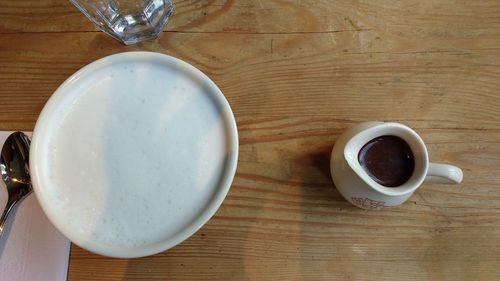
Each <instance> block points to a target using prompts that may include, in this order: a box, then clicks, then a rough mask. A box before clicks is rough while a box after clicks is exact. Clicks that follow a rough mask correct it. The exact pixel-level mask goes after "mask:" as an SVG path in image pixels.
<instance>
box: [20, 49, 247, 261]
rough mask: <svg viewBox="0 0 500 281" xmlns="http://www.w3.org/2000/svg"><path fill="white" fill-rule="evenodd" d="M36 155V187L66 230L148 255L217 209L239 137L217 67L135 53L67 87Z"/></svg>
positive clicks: (57, 96) (125, 252)
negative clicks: (213, 75)
mask: <svg viewBox="0 0 500 281" xmlns="http://www.w3.org/2000/svg"><path fill="white" fill-rule="evenodd" d="M30 156H31V160H30V165H31V171H32V179H33V185H34V190H35V194H36V196H37V198H38V200H39V202H40V205H41V206H42V208H43V210H44V211H45V213H46V214H47V216H48V217H49V219H50V220H51V221H52V223H53V224H54V225H55V226H56V227H57V228H58V229H59V230H60V231H61V232H62V233H63V234H64V235H66V236H67V237H68V238H69V239H70V240H72V242H74V243H75V244H77V245H79V246H81V247H83V248H86V249H88V250H90V251H93V252H95V253H98V254H102V255H106V256H112V257H123V258H130V257H141V256H147V255H151V254H155V253H158V252H161V251H164V250H166V249H168V248H171V247H173V246H175V245H177V244H178V243H180V242H182V241H183V240H185V239H186V238H188V237H189V236H191V235H192V234H193V233H194V232H195V231H196V230H198V229H199V228H200V227H201V226H202V225H203V224H204V223H205V222H206V221H208V219H209V218H210V217H211V216H212V215H213V214H214V213H215V211H216V210H217V209H218V207H219V206H220V204H221V203H222V201H223V199H224V197H225V195H226V194H227V192H228V190H229V187H230V185H231V182H232V179H233V177H234V173H235V170H236V163H237V156H238V137H237V129H236V123H235V120H234V116H233V114H232V112H231V109H230V107H229V104H228V103H227V101H226V99H225V98H224V96H223V95H222V93H221V92H220V90H219V89H218V88H217V86H216V85H215V84H214V83H213V82H212V81H211V80H210V79H209V78H208V77H207V76H205V75H204V74H202V73H201V72H200V71H199V70H197V69H196V68H194V67H193V66H191V65H189V64H187V63H185V62H183V61H180V60H178V59H175V58H172V57H169V56H166V55H162V54H157V53H148V52H130V53H122V54H118V55H113V56H110V57H106V58H103V59H101V60H98V61H96V62H94V63H92V64H90V65H88V66H86V67H84V68H83V69H81V70H80V71H78V72H77V73H75V74H74V75H73V76H72V77H70V78H69V79H68V80H67V81H66V82H64V83H63V85H61V86H60V87H59V89H58V90H57V91H56V92H55V93H54V95H53V96H52V97H51V98H50V100H49V101H48V102H47V104H46V105H45V107H44V109H43V111H42V113H41V115H40V117H39V119H38V121H37V124H36V127H35V130H34V133H33V140H32V146H31V151H30Z"/></svg>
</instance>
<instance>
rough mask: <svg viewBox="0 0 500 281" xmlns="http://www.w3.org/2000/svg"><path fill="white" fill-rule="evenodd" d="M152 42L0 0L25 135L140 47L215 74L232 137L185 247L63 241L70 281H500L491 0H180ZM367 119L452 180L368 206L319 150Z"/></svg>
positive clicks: (9, 125)
mask: <svg viewBox="0 0 500 281" xmlns="http://www.w3.org/2000/svg"><path fill="white" fill-rule="evenodd" d="M175 2H176V4H177V13H176V14H175V16H174V17H173V18H172V20H171V22H170V23H169V25H168V26H167V28H166V30H165V32H164V33H163V34H162V36H161V38H160V39H159V40H157V41H154V42H148V43H144V44H140V45H136V46H130V47H127V46H124V45H121V44H120V43H118V42H116V41H114V40H113V39H111V38H110V37H108V36H106V35H105V34H103V33H102V32H99V31H97V30H96V28H94V27H93V26H92V25H91V24H90V23H89V22H88V21H87V20H86V19H85V18H84V17H83V16H82V15H81V14H80V13H79V12H78V11H77V10H76V9H75V8H74V7H72V6H71V5H70V4H69V2H68V1H63V0H59V1H56V0H41V1H39V0H24V1H17V0H2V1H0V108H1V109H2V110H1V111H0V129H3V130H32V129H33V127H34V124H35V121H36V119H37V117H38V114H39V112H40V110H41V109H42V107H43V105H44V103H45V102H46V101H47V99H48V98H49V97H50V95H51V94H52V93H53V91H54V90H55V89H56V88H57V87H58V85H60V84H61V83H62V82H63V81H64V80H65V79H66V78H67V77H68V76H69V75H71V74H72V73H73V72H75V71H76V70H77V69H79V68H81V67H82V66H84V65H86V64H88V63H90V62H92V61H94V60H96V59H98V58H101V57H103V56H106V55H109V54H114V53H118V52H124V51H131V50H148V51H155V52H161V53H166V54H169V55H172V56H175V57H178V58H181V59H183V60H185V61H187V62H189V63H191V64H193V65H195V66H196V67H198V68H199V69H201V70H202V71H203V72H205V73H206V74H207V75H208V76H210V77H211V78H212V79H213V80H214V81H215V82H216V83H217V84H218V85H219V87H220V88H221V89H222V91H223V92H224V94H225V95H226V97H227V99H228V100H229V103H230V104H231V106H232V108H233V110H234V114H235V116H236V120H237V123H238V128H239V134H240V158H239V163H238V171H237V175H236V178H235V180H234V183H233V185H232V188H231V191H230V192H229V195H228V196H227V198H226V200H225V201H224V203H223V205H222V206H221V208H220V209H219V211H218V212H217V213H216V215H215V216H214V217H213V218H212V219H211V220H210V221H209V222H208V223H207V224H206V225H205V226H204V227H203V228H202V229H201V230H200V231H198V232H197V233H196V234H195V235H193V236H192V237H191V238H189V239H188V240H186V241H185V242H183V243H182V244H180V245H179V246H177V247H175V248H173V249H171V250H169V251H167V252H164V253H161V254H158V255H156V256H152V257H148V258H142V259H133V260H120V259H111V258H105V257H101V256H97V255H94V254H91V253H89V252H87V251H85V250H83V249H80V248H78V247H77V246H72V248H71V259H70V267H69V276H68V280H70V281H74V280H499V279H498V278H500V172H499V170H500V168H499V167H500V1H498V0H478V1H451V0H442V1H438V0H418V1H417V0H397V1H396V0H373V1H340V0H323V1H299V0H296V1H282V0H273V1H229V0H228V1H222V0H213V1H194V0H190V1H188V0H186V1H175ZM366 120H385V121H397V122H402V123H405V124H407V125H409V126H411V127H413V128H414V129H415V130H416V131H417V132H418V133H420V134H421V135H422V138H423V139H424V141H425V142H426V143H427V145H428V148H429V152H430V158H431V160H432V161H436V162H448V163H454V164H457V165H459V166H460V167H461V168H462V169H463V170H464V174H465V178H464V182H463V183H462V184H461V185H458V186H450V185H424V186H423V187H422V188H421V189H419V190H418V191H417V192H416V193H415V194H414V195H413V197H411V198H410V200H409V201H408V202H406V203H405V204H404V205H402V206H400V207H397V208H393V209H389V210H384V211H364V210H361V209H357V208H355V207H353V206H351V205H349V204H348V203H347V202H346V201H345V200H344V199H343V198H342V197H341V196H340V194H339V193H338V192H337V190H336V189H335V186H334V185H333V183H332V180H331V178H330V172H329V156H330V152H331V149H332V146H333V144H334V143H335V141H336V140H337V138H338V136H339V135H340V134H341V133H342V132H343V131H344V130H345V129H346V128H348V127H350V126H352V125H354V124H356V123H358V122H361V121H366Z"/></svg>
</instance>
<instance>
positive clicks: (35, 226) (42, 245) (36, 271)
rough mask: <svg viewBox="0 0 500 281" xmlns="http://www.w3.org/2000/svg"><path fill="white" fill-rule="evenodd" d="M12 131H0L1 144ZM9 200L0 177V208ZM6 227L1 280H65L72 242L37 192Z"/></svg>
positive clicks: (0, 242)
mask: <svg viewBox="0 0 500 281" xmlns="http://www.w3.org/2000/svg"><path fill="white" fill-rule="evenodd" d="M10 133H11V132H5V131H0V144H1V145H3V143H4V141H5V139H6V138H7V136H8V135H9V134H10ZM27 134H28V135H30V136H31V133H27ZM0 148H1V146H0ZM6 202H7V189H6V187H5V185H4V183H3V181H1V180H0V204H1V205H0V209H1V211H3V208H4V206H5V204H6ZM6 226H7V227H6V229H5V230H4V233H3V235H2V237H1V238H0V280H2V281H10V280H13V281H14V280H15V281H24V280H26V281H38V280H40V281H46V280H51V281H62V280H66V275H67V272H68V261H69V249H70V242H69V240H68V239H67V238H65V237H64V236H63V235H62V234H60V233H59V232H58V231H57V230H56V229H55V228H54V226H52V224H51V223H50V221H49V220H48V219H47V217H46V216H45V214H44V213H43V211H42V209H41V208H40V205H38V201H37V200H36V198H35V194H33V193H31V194H30V195H29V196H28V197H27V198H26V199H24V200H23V201H22V202H21V203H20V204H18V205H17V208H16V209H15V211H14V213H11V217H10V218H9V220H8V222H7V224H6Z"/></svg>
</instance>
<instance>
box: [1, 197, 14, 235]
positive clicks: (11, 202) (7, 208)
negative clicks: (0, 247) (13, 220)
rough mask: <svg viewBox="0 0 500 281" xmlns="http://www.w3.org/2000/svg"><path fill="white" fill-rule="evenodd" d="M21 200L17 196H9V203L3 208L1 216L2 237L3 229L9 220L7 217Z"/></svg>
mask: <svg viewBox="0 0 500 281" xmlns="http://www.w3.org/2000/svg"><path fill="white" fill-rule="evenodd" d="M17 202H19V198H16V197H15V196H9V198H8V200H7V205H6V206H5V209H4V210H3V213H2V217H1V218H0V237H1V236H2V233H3V230H4V228H5V222H7V218H8V217H9V214H10V212H11V211H12V210H13V209H14V206H15V205H16V204H17Z"/></svg>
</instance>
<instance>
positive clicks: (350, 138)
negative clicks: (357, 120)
mask: <svg viewBox="0 0 500 281" xmlns="http://www.w3.org/2000/svg"><path fill="white" fill-rule="evenodd" d="M386 135H390V136H396V137H399V138H401V139H403V140H404V141H405V142H406V143H407V144H408V145H409V147H410V149H411V151H412V153H413V155H414V161H415V167H414V170H413V174H412V175H411V177H410V178H409V179H408V180H407V181H406V182H405V183H404V184H402V185H400V186H397V187H386V186H383V185H381V184H379V183H377V182H376V181H375V180H373V179H372V178H371V177H370V175H368V173H367V172H366V171H365V169H363V167H361V165H360V163H359V161H358V154H359V151H360V149H361V148H362V147H363V146H364V145H365V144H366V143H368V142H370V141H371V140H373V139H375V138H377V137H380V136H386ZM330 169H331V173H332V178H333V181H334V183H335V186H336V187H337V190H338V191H339V192H340V193H341V194H342V196H344V198H345V199H346V200H347V201H349V202H350V203H352V204H353V205H355V206H357V207H360V208H363V209H383V208H385V207H391V206H397V205H400V204H402V203H403V202H405V201H406V200H407V199H408V198H409V197H410V196H411V195H412V194H413V192H414V191H415V190H416V189H417V188H418V187H419V186H421V185H422V183H423V182H424V180H425V181H426V182H434V183H451V184H458V183H460V182H461V181H462V178H463V173H462V170H461V169H460V168H458V167H456V166H452V165H447V164H436V163H430V162H429V156H428V153H427V148H426V147H425V144H424V142H423V141H422V139H421V138H420V136H419V135H418V134H417V133H416V132H415V131H413V130H412V129H410V128H409V127H407V126H405V125H403V124H399V123H384V122H365V123H361V124H358V125H357V126H355V127H353V128H350V129H348V130H347V131H345V132H344V133H343V134H342V135H341V136H340V138H339V139H338V140H337V142H336V143H335V146H334V148H333V151H332V156H331V162H330Z"/></svg>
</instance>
